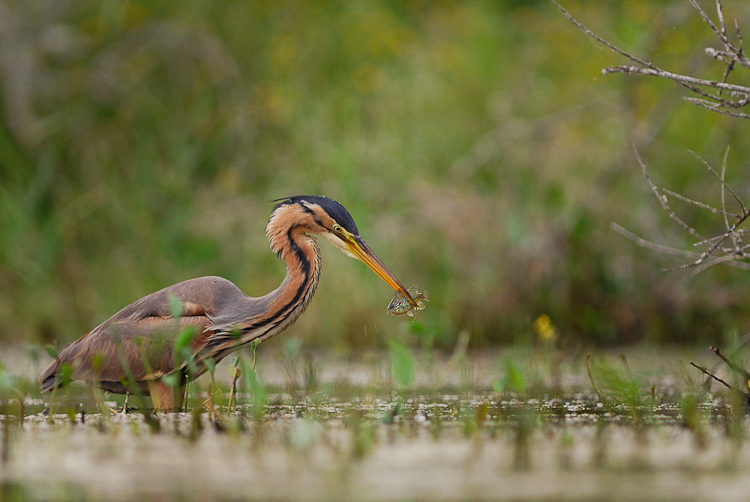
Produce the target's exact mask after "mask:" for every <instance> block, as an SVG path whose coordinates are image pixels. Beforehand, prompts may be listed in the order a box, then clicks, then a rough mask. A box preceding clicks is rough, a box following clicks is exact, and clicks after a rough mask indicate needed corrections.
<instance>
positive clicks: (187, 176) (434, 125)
mask: <svg viewBox="0 0 750 502" xmlns="http://www.w3.org/2000/svg"><path fill="white" fill-rule="evenodd" d="M704 3H706V2H704ZM564 5H565V6H566V8H568V10H570V11H571V12H572V13H573V14H574V15H575V16H577V17H578V18H579V19H580V20H581V21H582V22H584V24H586V25H587V26H588V27H589V28H591V29H592V30H594V31H595V32H597V33H599V34H600V35H602V36H603V37H604V38H606V39H608V40H610V41H612V42H614V43H616V44H618V45H620V46H622V47H623V48H626V49H627V50H629V51H630V52H632V53H633V54H636V55H638V56H640V57H642V58H644V59H647V60H653V61H654V62H656V63H657V64H659V65H660V66H662V67H664V68H667V69H670V70H673V71H676V72H684V73H689V74H692V75H696V76H701V77H706V78H715V79H720V78H721V75H722V73H723V67H721V66H720V65H717V64H715V63H713V62H712V61H711V60H710V58H708V57H707V56H706V55H705V53H704V48H705V47H706V46H708V45H711V46H716V42H715V40H714V38H713V36H712V34H711V33H710V31H709V30H708V29H707V28H706V26H705V25H704V24H703V23H702V21H701V20H700V17H699V16H698V15H697V14H696V12H695V11H694V9H693V8H692V7H691V6H690V4H689V2H688V1H687V0H679V1H645V0H622V1H574V0H569V1H565V2H564ZM709 8H711V9H712V8H713V3H711V5H707V6H706V9H707V10H708V9H709ZM725 10H726V13H727V17H728V18H731V17H738V18H739V19H740V24H741V25H742V26H749V27H750V23H748V22H747V21H748V20H750V10H749V9H748V7H747V4H746V3H744V2H737V1H734V2H725ZM743 20H744V24H743ZM622 63H625V61H624V60H623V59H622V58H620V57H618V56H616V55H614V54H612V53H611V52H609V51H608V50H606V49H603V48H602V47H600V46H597V45H596V44H594V43H593V42H592V41H591V40H590V39H588V38H587V37H586V36H585V35H584V34H583V33H582V32H581V31H580V30H578V29H576V28H575V27H573V26H572V24H571V23H570V22H568V20H567V19H565V18H564V17H563V16H562V14H561V13H560V12H559V11H558V10H557V9H555V8H554V6H552V5H551V4H550V3H548V2H546V1H542V0H539V1H520V0H516V1H513V0H505V1H495V2H492V1H475V2H448V1H443V2H424V1H406V2H396V1H387V0H381V1H378V0H372V1H368V0H355V1H340V2H335V1H308V2H276V1H265V2H264V1H253V2H246V1H231V0H230V1H226V0H222V1H199V0H186V1H182V2H173V1H120V0H118V1H112V0H105V1H101V2H90V1H78V0H69V1H59V0H56V1H51V0H34V1H29V0H2V1H0V120H1V121H0V285H2V287H1V288H0V340H4V341H6V342H30V343H49V342H52V341H55V340H57V342H58V343H59V344H62V343H65V342H68V341H71V340H73V339H75V338H77V337H79V336H80V335H81V334H83V333H84V332H86V331H87V330H89V329H91V328H92V327H93V326H95V325H96V324H98V323H99V322H101V321H102V320H104V319H105V318H107V317H109V316H110V315H112V314H113V313H114V312H116V311H117V310H119V309H120V308H121V307H123V306H125V305H126V304H128V303H130V302H132V301H134V300H136V299H138V298H140V297H141V296H143V295H145V294H147V293H150V292H152V291H155V290H157V289H160V288H162V287H165V286H167V285H170V284H172V283H175V282H178V281H181V280H184V279H188V278H192V277H196V276H200V275H221V276H224V277H227V278H228V279H230V280H232V281H234V282H235V283H236V284H237V285H238V286H240V288H242V289H243V290H244V291H245V292H246V293H248V294H250V295H254V296H259V295H262V294H265V293H266V292H268V291H270V290H271V289H273V288H275V287H276V286H277V285H278V283H279V282H280V281H281V279H282V278H283V274H284V268H283V264H282V263H281V262H279V261H278V260H277V259H276V257H275V256H274V255H273V254H272V253H271V252H270V250H269V247H268V242H267V239H266V238H265V236H264V234H263V230H264V227H265V224H266V221H267V219H268V215H269V213H270V210H271V208H272V204H271V203H270V202H269V201H270V200H271V199H275V198H279V197H284V196H288V195H294V194H305V193H310V194H325V195H328V196H330V197H333V198H335V199H337V200H339V201H340V202H341V203H342V204H344V206H346V207H347V208H348V209H349V211H350V212H351V213H352V215H353V216H354V218H355V220H356V221H357V224H358V226H359V228H360V231H361V232H362V235H363V237H364V238H365V240H367V241H368V243H369V244H370V246H371V247H372V248H373V249H374V250H375V252H376V253H377V254H378V255H379V256H380V257H381V258H382V259H383V261H384V262H385V263H386V264H387V265H388V266H389V268H391V270H393V271H394V272H395V273H396V275H397V276H399V277H400V278H401V279H402V281H403V282H404V283H405V284H406V285H407V286H409V285H411V284H414V285H417V286H419V287H420V289H421V288H424V289H426V290H427V291H428V292H429V296H430V303H429V306H428V308H427V309H426V310H425V311H423V312H421V313H420V315H419V317H418V318H417V321H416V322H412V321H411V320H409V319H408V318H407V317H390V316H387V315H386V314H385V308H386V306H387V305H388V302H389V301H390V299H391V296H392V291H391V290H390V289H389V288H388V287H387V286H386V285H385V284H384V283H383V282H382V281H380V280H379V279H378V278H377V277H376V276H375V275H374V274H372V273H371V272H370V271H369V270H368V269H367V268H366V267H364V266H363V265H361V264H358V263H356V262H354V261H352V260H350V259H348V258H346V257H345V256H343V255H341V254H340V253H338V252H337V251H335V250H333V249H332V248H331V247H330V246H327V245H325V244H324V245H323V246H322V247H323V248H324V249H323V253H324V266H323V267H324V271H323V277H322V280H321V284H320V288H319V290H318V293H317V295H316V297H315V300H314V301H313V303H312V305H311V307H310V308H309V310H308V311H307V313H306V314H305V315H303V316H302V317H301V318H300V320H299V321H298V322H297V323H296V325H295V326H293V327H292V328H291V329H290V332H291V333H293V334H294V335H295V336H299V337H301V338H302V339H303V340H304V341H305V344H306V345H307V346H309V347H332V348H334V349H336V350H341V351H348V350H353V349H356V348H361V347H363V346H364V347H367V346H369V347H384V346H386V343H387V340H388V338H389V337H391V336H393V335H397V336H400V337H403V339H405V340H406V341H408V342H409V343H412V344H415V345H424V346H435V347H437V348H444V349H449V348H451V347H452V346H453V345H454V344H455V342H456V339H457V337H458V334H459V333H461V332H464V333H466V334H468V335H469V337H470V340H471V344H472V346H474V347H479V348H481V347H487V346H489V345H494V344H507V343H529V342H533V339H534V337H535V334H534V330H533V322H534V320H535V319H537V318H538V317H539V316H540V315H542V314H546V315H548V316H549V317H550V319H551V321H552V324H553V325H554V327H555V328H556V330H557V334H558V336H559V340H560V342H561V343H563V344H564V345H565V346H567V347H576V346H579V347H580V346H585V345H592V344H598V345H615V344H632V343H637V342H649V343H675V342H676V343H698V342H700V343H704V342H709V341H712V342H720V340H721V339H722V337H724V336H727V334H728V333H730V332H732V331H744V330H747V329H748V327H749V326H750V301H749V300H750V291H749V288H748V285H750V275H748V272H744V271H740V270H736V269H732V268H726V267H716V268H713V269H711V270H709V271H707V272H704V273H702V274H699V275H697V276H693V274H691V273H690V272H685V271H679V272H665V271H663V270H662V269H663V268H664V267H669V266H674V265H679V264H681V263H683V262H681V261H675V260H674V259H670V258H668V257H664V256H658V255H655V254H654V253H652V252H650V251H647V250H644V249H641V248H638V247H637V246H636V245H634V244H633V243H632V242H630V241H628V240H626V239H624V238H622V237H621V236H619V235H618V234H616V233H615V232H613V231H612V230H610V223H611V222H616V223H618V224H620V225H622V226H624V227H626V228H628V229H630V230H632V231H634V232H636V233H638V234H639V235H642V236H644V237H645V238H648V239H651V240H654V241H657V242H661V243H665V244H669V245H673V246H677V247H685V248H687V247H689V246H690V241H689V240H687V239H686V235H684V232H682V231H681V229H680V228H679V227H677V226H676V225H675V224H673V223H671V222H670V221H669V219H668V218H667V216H666V214H664V213H663V211H661V210H660V208H659V206H658V203H657V202H656V200H655V199H654V197H653V195H652V194H651V193H650V192H649V189H648V186H647V184H646V182H645V181H644V179H643V177H642V175H641V173H640V171H639V168H638V165H637V163H636V161H635V158H634V155H633V151H632V146H633V145H635V146H637V148H638V149H639V152H640V154H641V155H642V157H643V159H644V160H645V162H646V163H647V164H648V165H649V167H650V168H651V172H652V175H653V177H654V179H655V181H656V182H657V183H658V184H660V185H665V186H668V187H669V188H671V189H674V190H677V191H680V192H683V193H685V194H687V195H690V196H692V197H696V198H700V199H701V200H705V201H706V202H711V203H714V204H716V203H717V201H718V200H719V193H720V190H719V186H718V183H716V182H715V181H714V180H712V179H711V177H710V176H709V175H707V173H706V171H705V169H704V168H703V167H701V165H700V164H699V162H698V161H696V160H695V158H694V157H692V156H691V155H690V153H689V152H688V151H687V149H691V150H694V151H696V152H697V153H699V154H700V155H701V156H703V157H704V158H705V159H706V160H707V161H709V162H710V163H712V164H713V165H716V166H718V165H720V163H721V158H722V156H723V153H724V150H725V149H726V147H727V146H731V151H730V154H729V166H730V168H729V171H730V172H729V177H730V181H731V182H732V183H733V185H734V186H735V187H736V189H737V191H738V192H739V193H747V190H746V187H747V182H748V176H747V174H748V172H750V171H749V170H748V165H747V164H748V159H750V155H749V154H750V151H749V150H750V142H748V141H743V139H742V138H746V137H747V133H748V127H749V125H748V123H747V122H744V123H743V122H742V121H739V120H736V119H731V118H727V117H721V116H716V115H713V114H711V113H709V112H706V111H704V110H702V109H698V108H695V107H693V106H691V105H689V104H686V103H684V102H683V101H682V100H681V99H680V96H682V95H684V93H685V92H686V91H684V90H682V89H680V88H677V87H676V86H674V85H671V84H669V83H665V82H660V81H658V80H656V79H649V78H643V77H641V78H638V77H627V76H622V75H614V76H608V77H603V76H602V74H601V71H600V70H601V68H603V67H605V66H607V65H612V64H622ZM679 209H680V211H682V212H681V214H683V215H684V216H685V218H686V219H687V220H688V221H691V222H695V224H696V225H704V226H705V227H708V228H710V227H711V226H712V225H713V226H715V227H716V228H717V229H720V223H721V222H720V221H717V220H716V219H715V218H714V219H712V218H710V217H706V215H705V214H702V213H701V212H700V211H696V210H695V208H690V207H687V208H685V207H681V208H679ZM285 336H289V335H285Z"/></svg>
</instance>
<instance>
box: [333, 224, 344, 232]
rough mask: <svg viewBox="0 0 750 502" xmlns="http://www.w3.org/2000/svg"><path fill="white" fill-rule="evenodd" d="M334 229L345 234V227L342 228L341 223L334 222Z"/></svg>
mask: <svg viewBox="0 0 750 502" xmlns="http://www.w3.org/2000/svg"><path fill="white" fill-rule="evenodd" d="M333 231H334V232H336V233H337V234H343V233H344V229H343V228H341V225H339V224H338V223H334V224H333Z"/></svg>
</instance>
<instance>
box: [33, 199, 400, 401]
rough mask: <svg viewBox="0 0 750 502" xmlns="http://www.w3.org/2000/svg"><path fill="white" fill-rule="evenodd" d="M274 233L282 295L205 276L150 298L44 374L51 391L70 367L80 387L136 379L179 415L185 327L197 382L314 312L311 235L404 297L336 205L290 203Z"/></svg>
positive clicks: (270, 230)
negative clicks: (211, 365) (177, 310)
mask: <svg viewBox="0 0 750 502" xmlns="http://www.w3.org/2000/svg"><path fill="white" fill-rule="evenodd" d="M266 234H267V235H268V238H269V240H270V243H271V248H272V249H273V251H274V252H276V253H277V254H278V256H279V257H280V258H281V259H282V260H283V261H284V263H285V264H286V277H285V278H284V281H283V282H282V283H281V285H280V286H279V287H278V288H276V289H275V290H274V291H272V292H270V293H268V294H267V295H265V296H261V297H258V298H254V297H250V296H247V295H246V294H244V293H243V292H242V291H240V289H239V288H238V287H237V286H235V285H234V284H233V283H231V282H230V281H228V280H226V279H223V278H221V277H200V278H197V279H191V280H188V281H184V282H180V283H178V284H175V285H173V286H169V287H167V288H164V289H162V290H160V291H157V292H155V293H152V294H150V295H148V296H145V297H143V298H141V299H140V300H138V301H136V302H134V303H132V304H130V305H128V306H127V307H125V308H124V309H122V310H120V311H119V312H118V313H117V314H115V315H114V316H112V317H111V318H109V319H107V320H106V321H104V322H103V323H101V324H100V325H99V326H97V327H96V328H94V329H93V330H92V331H90V332H89V333H87V334H85V335H84V336H82V337H81V338H80V339H78V340H77V341H75V342H73V343H71V344H69V345H67V346H66V347H65V348H63V349H62V350H61V351H60V353H59V355H58V357H57V359H56V360H55V361H53V362H52V363H50V365H49V366H48V367H47V368H46V369H45V371H44V372H43V373H42V376H41V386H42V391H49V390H52V389H53V388H55V387H58V386H60V385H62V383H63V382H61V381H60V378H59V373H60V368H61V366H62V365H65V364H67V365H70V366H71V368H72V372H71V375H70V377H71V379H73V380H85V381H89V382H91V383H94V384H96V385H98V386H99V387H101V388H102V389H104V390H108V391H110V392H116V393H126V392H130V391H131V390H132V389H130V388H129V387H128V383H127V382H128V377H130V379H131V380H130V381H135V382H136V384H137V385H138V387H139V388H140V390H142V391H144V392H148V391H150V392H151V395H152V397H153V398H154V401H155V402H154V406H155V407H158V408H162V409H173V408H176V407H179V406H180V405H181V400H182V396H183V394H184V392H183V391H182V390H180V391H178V392H176V393H175V392H173V390H172V389H171V388H169V387H168V386H166V384H164V383H163V382H162V381H161V377H163V376H165V375H169V374H172V373H174V372H176V371H177V372H179V374H180V379H181V380H180V381H181V382H183V383H184V382H185V381H186V379H187V373H186V371H185V366H184V363H178V364H176V363H175V362H176V361H182V359H181V358H176V357H175V354H174V347H175V341H176V339H177V337H178V336H180V334H181V333H183V332H184V331H185V329H191V330H193V331H194V336H193V338H192V339H191V342H190V345H189V347H190V349H191V351H192V353H193V354H194V356H193V361H195V362H196V363H197V364H196V365H195V367H196V368H197V373H196V374H193V375H190V376H191V377H196V376H198V375H199V374H201V373H203V372H204V371H205V369H206V366H205V365H204V364H202V362H203V361H204V360H206V359H208V358H212V359H213V360H214V362H218V361H220V360H221V359H222V358H224V357H225V356H226V355H228V354H229V353H231V352H233V351H235V350H237V349H239V348H241V347H244V346H247V345H249V344H250V343H251V342H252V341H253V340H261V341H262V340H265V339H267V338H270V337H272V336H274V335H276V334H277V333H280V332H281V331H283V330H284V329H286V328H287V327H289V325H291V324H292V323H293V322H294V321H295V320H296V319H297V318H298V317H299V316H300V315H301V314H302V312H304V310H305V308H307V306H308V304H309V302H310V299H311V298H312V296H313V293H315V289H316V287H317V285H318V280H319V279H320V269H321V258H320V250H319V248H318V243H317V240H316V239H315V238H314V237H312V236H311V235H309V234H319V235H322V236H324V237H326V238H327V239H328V240H329V241H331V243H333V244H334V245H335V246H336V247H338V248H340V249H341V250H342V251H344V252H345V253H347V254H349V255H351V256H353V257H355V258H358V259H360V260H361V261H363V262H364V263H366V264H367V265H368V266H369V267H370V268H372V269H373V270H374V271H375V272H376V273H377V274H378V275H379V276H380V277H381V278H383V279H384V280H385V281H386V282H388V284H389V285H391V286H392V287H393V288H394V289H395V290H397V291H401V292H402V293H403V292H405V290H404V288H403V286H402V285H401V283H400V282H399V281H398V280H397V279H396V278H395V276H393V274H391V273H390V272H389V271H388V269H387V268H386V267H385V266H384V265H383V264H382V262H380V260H378V259H377V257H375V255H374V254H373V253H372V251H370V250H369V248H368V247H367V245H366V244H365V243H364V241H363V240H362V239H361V237H360V236H359V232H358V231H357V227H356V225H355V224H354V221H353V220H352V218H351V216H350V215H349V213H348V212H346V210H345V209H344V208H343V206H341V205H340V204H339V203H337V202H336V201H334V200H332V199H328V198H325V197H318V196H297V197H291V198H289V199H284V200H283V201H282V202H281V203H279V204H278V205H277V206H276V207H275V208H274V211H273V213H272V214H271V218H270V220H269V222H268V226H267V227H266ZM406 294H407V295H408V293H406ZM175 298H176V299H177V300H179V302H180V303H181V305H182V314H181V315H180V316H178V317H175V316H173V315H172V314H173V308H174V307H173V305H175V303H176V302H175V301H174V299H175ZM128 372H129V373H130V375H128ZM174 396H177V401H173V400H172V397H174Z"/></svg>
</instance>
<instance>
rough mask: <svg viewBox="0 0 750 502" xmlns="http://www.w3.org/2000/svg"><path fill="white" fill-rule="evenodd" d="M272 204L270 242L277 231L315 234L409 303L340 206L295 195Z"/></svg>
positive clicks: (309, 196)
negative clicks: (300, 230) (296, 230)
mask: <svg viewBox="0 0 750 502" xmlns="http://www.w3.org/2000/svg"><path fill="white" fill-rule="evenodd" d="M274 202H276V203H277V204H276V207H274V209H273V212H272V213H271V219H270V220H269V222H268V226H267V227H266V233H267V234H268V236H269V238H271V240H272V242H273V240H274V239H273V235H274V233H275V232H277V231H278V230H279V229H280V228H287V229H289V228H293V227H301V228H303V229H304V230H305V231H306V232H311V233H315V234H318V235H320V236H322V237H325V238H326V239H327V240H328V242H330V243H331V244H333V245H334V246H336V247H337V248H339V249H340V250H341V251H342V252H343V253H344V254H346V255H348V256H350V257H352V258H355V259H357V260H359V261H361V262H362V263H364V264H365V265H367V266H368V267H369V268H370V269H371V270H372V271H373V272H375V273H376V274H377V275H378V277H380V278H381V279H383V280H384V281H385V282H386V283H387V284H388V285H389V286H390V287H392V288H393V289H394V290H396V291H398V292H400V293H401V294H403V295H405V296H406V298H408V299H409V300H411V296H410V295H409V293H408V292H407V291H406V288H404V286H403V284H401V281H399V280H398V279H397V278H396V276H395V275H393V273H391V271H390V270H388V267H386V266H385V264H383V262H382V261H380V259H379V258H378V257H377V256H376V255H375V253H373V251H372V250H371V249H370V247H369V246H368V245H367V244H366V243H365V241H364V239H362V236H360V235H359V230H357V225H356V224H355V223H354V219H353V218H352V217H351V215H350V214H349V211H347V210H346V209H345V208H344V206H342V205H341V204H339V203H338V202H336V201H335V200H333V199H329V198H328V197H324V196H320V195H295V196H294V197H288V198H284V199H277V200H275V201H274ZM274 251H276V252H279V251H280V250H278V249H274Z"/></svg>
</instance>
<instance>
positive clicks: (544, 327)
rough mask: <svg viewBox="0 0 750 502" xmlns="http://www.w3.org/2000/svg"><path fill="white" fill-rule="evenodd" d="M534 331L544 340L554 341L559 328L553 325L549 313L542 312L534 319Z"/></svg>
mask: <svg viewBox="0 0 750 502" xmlns="http://www.w3.org/2000/svg"><path fill="white" fill-rule="evenodd" d="M534 333H536V335H537V336H538V337H539V339H540V340H542V341H543V342H552V341H554V340H555V339H556V338H557V330H556V329H555V327H554V326H553V325H552V319H550V318H549V316H548V315H547V314H542V315H540V316H539V317H537V318H536V320H535V321H534Z"/></svg>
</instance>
